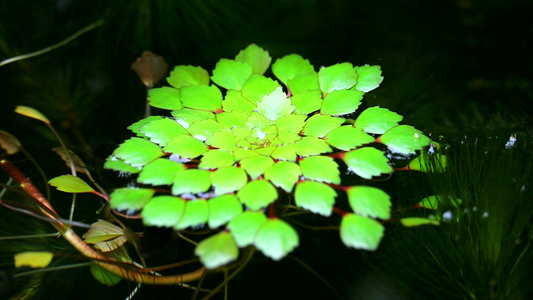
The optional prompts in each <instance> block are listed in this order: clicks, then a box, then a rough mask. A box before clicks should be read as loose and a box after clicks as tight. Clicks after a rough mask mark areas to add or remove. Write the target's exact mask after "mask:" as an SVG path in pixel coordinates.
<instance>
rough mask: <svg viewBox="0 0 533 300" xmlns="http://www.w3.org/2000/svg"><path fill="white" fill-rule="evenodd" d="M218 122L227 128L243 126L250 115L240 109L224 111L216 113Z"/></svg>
mask: <svg viewBox="0 0 533 300" xmlns="http://www.w3.org/2000/svg"><path fill="white" fill-rule="evenodd" d="M216 118H217V122H218V123H219V124H220V125H222V127H223V128H225V129H232V128H233V127H242V126H244V123H245V122H246V120H247V119H248V115H247V114H245V113H243V112H240V111H232V112H223V113H219V114H217V115H216Z"/></svg>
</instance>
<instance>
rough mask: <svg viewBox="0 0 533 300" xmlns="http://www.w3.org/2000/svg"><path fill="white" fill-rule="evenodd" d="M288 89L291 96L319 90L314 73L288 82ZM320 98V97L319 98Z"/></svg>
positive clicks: (316, 75)
mask: <svg viewBox="0 0 533 300" xmlns="http://www.w3.org/2000/svg"><path fill="white" fill-rule="evenodd" d="M288 89H289V91H290V92H291V93H292V94H299V93H303V92H306V91H314V90H320V86H319V84H318V74H317V73H316V72H312V73H307V74H302V75H299V76H296V77H294V78H292V79H290V80H289V83H288ZM320 97H321V98H322V95H321V96H320Z"/></svg>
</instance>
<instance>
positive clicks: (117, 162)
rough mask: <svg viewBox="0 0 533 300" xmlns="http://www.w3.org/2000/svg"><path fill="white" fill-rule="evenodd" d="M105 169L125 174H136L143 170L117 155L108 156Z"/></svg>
mask: <svg viewBox="0 0 533 300" xmlns="http://www.w3.org/2000/svg"><path fill="white" fill-rule="evenodd" d="M104 169H110V170H114V171H119V172H121V173H124V174H127V173H131V174H135V173H139V172H140V171H141V170H139V168H136V167H132V166H130V165H128V164H127V163H125V162H124V161H123V160H122V159H119V158H117V157H116V156H109V157H108V158H106V160H105V163H104Z"/></svg>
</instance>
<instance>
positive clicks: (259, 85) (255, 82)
mask: <svg viewBox="0 0 533 300" xmlns="http://www.w3.org/2000/svg"><path fill="white" fill-rule="evenodd" d="M278 87H279V88H281V86H280V85H279V83H278V82H277V81H275V80H272V79H270V78H268V77H265V76H261V75H255V74H254V75H252V76H251V77H250V78H248V80H246V82H245V83H244V85H243V87H242V90H241V93H242V96H243V97H244V98H246V99H247V100H248V101H249V102H251V103H252V104H255V103H257V102H259V101H261V99H263V97H264V96H266V95H270V94H272V92H273V91H275V90H276V88H278Z"/></svg>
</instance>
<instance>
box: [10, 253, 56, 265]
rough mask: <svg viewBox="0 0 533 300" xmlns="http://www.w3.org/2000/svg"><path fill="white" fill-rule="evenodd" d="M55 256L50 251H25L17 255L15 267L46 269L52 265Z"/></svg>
mask: <svg viewBox="0 0 533 300" xmlns="http://www.w3.org/2000/svg"><path fill="white" fill-rule="evenodd" d="M53 257H54V254H52V252H48V251H24V252H20V253H17V254H15V267H17V268H20V267H30V268H44V267H46V266H48V265H49V264H50V262H51V261H52V258H53Z"/></svg>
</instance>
